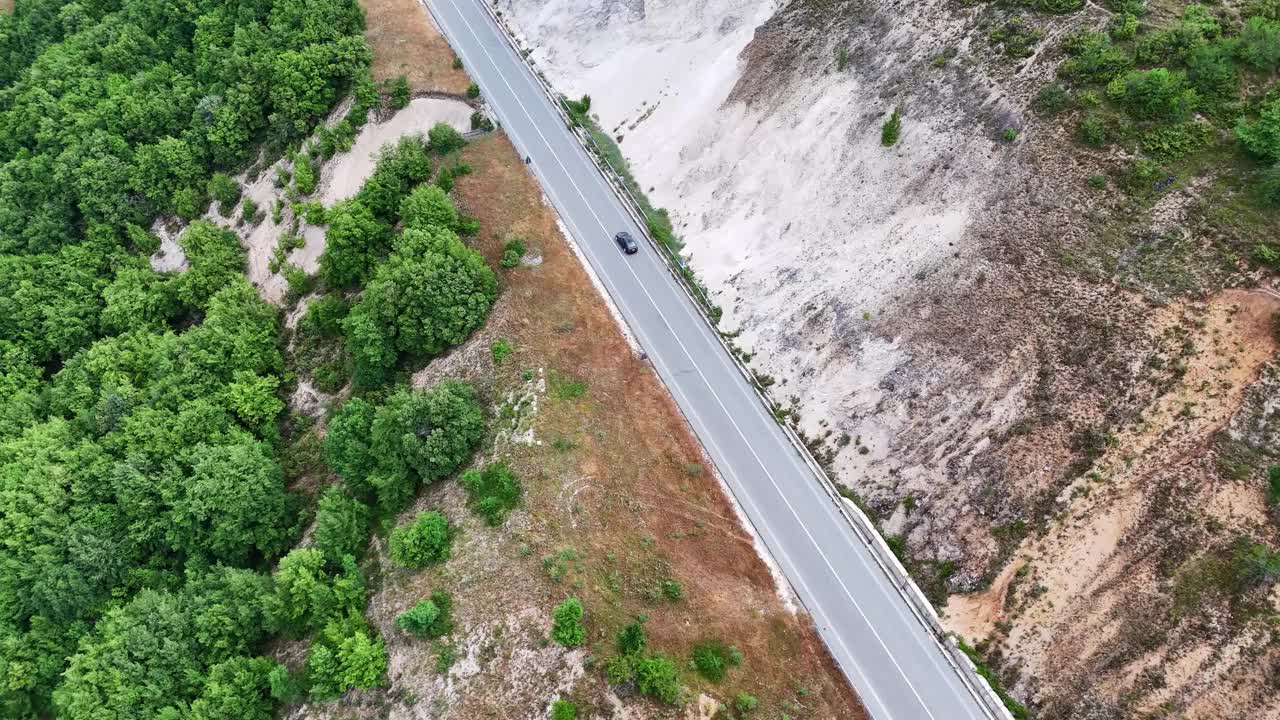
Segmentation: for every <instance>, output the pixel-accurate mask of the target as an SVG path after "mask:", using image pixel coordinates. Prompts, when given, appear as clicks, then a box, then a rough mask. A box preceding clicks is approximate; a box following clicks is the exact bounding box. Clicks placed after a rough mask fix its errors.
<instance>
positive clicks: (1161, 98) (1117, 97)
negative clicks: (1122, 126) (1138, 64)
mask: <svg viewBox="0 0 1280 720" xmlns="http://www.w3.org/2000/svg"><path fill="white" fill-rule="evenodd" d="M1107 97H1109V98H1110V99H1111V100H1112V101H1114V102H1115V103H1117V104H1118V105H1120V106H1121V107H1123V108H1125V109H1126V110H1128V111H1129V113H1130V114H1131V115H1133V116H1134V117H1137V118H1140V119H1143V120H1181V119H1183V118H1185V117H1186V116H1187V115H1189V114H1190V113H1191V111H1192V110H1195V109H1196V107H1197V106H1198V105H1199V103H1200V96H1199V95H1198V94H1196V91H1195V90H1193V89H1192V88H1191V87H1190V85H1189V84H1188V83H1187V76H1186V74H1185V73H1181V72H1172V71H1170V70H1167V69H1165V68H1156V69H1154V70H1134V71H1132V72H1130V73H1128V74H1126V75H1124V76H1123V77H1119V78H1116V79H1114V80H1112V81H1111V82H1110V83H1108V84H1107Z"/></svg>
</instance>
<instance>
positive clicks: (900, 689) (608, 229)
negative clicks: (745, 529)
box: [426, 0, 988, 720]
mask: <svg viewBox="0 0 1280 720" xmlns="http://www.w3.org/2000/svg"><path fill="white" fill-rule="evenodd" d="M483 1H484V0H426V2H427V5H428V7H429V9H430V10H431V12H432V14H433V15H434V16H435V18H436V21H437V23H439V24H440V26H441V28H442V29H443V30H444V32H445V34H446V35H447V36H448V38H449V40H450V42H451V43H452V44H453V47H454V49H455V50H456V51H457V53H458V54H459V55H460V56H461V57H462V59H463V61H464V62H465V64H466V67H467V71H468V72H469V73H470V74H471V76H472V77H473V78H474V79H475V81H476V82H477V83H478V84H479V85H480V87H481V88H482V89H483V91H484V97H485V99H486V100H487V101H488V103H489V104H490V105H491V106H492V107H493V109H494V111H495V112H496V114H497V115H498V118H499V120H500V121H501V122H502V127H503V129H504V130H505V131H506V132H507V134H508V135H509V136H510V137H511V140H512V142H513V143H514V144H515V146H516V148H517V150H518V151H519V152H520V153H522V154H524V155H527V156H529V157H530V158H531V159H532V165H533V170H534V172H535V173H536V175H537V176H538V179H539V181H540V182H541V184H542V187H543V188H544V190H545V191H546V193H547V195H548V196H549V197H550V198H551V201H552V203H553V204H554V205H555V207H556V210H557V211H558V212H559V214H560V216H561V217H562V218H563V220H564V222H565V225H566V226H567V227H568V228H569V231H570V232H571V233H572V234H573V238H574V240H575V241H576V242H577V243H578V244H579V246H580V247H581V248H582V250H583V252H584V254H585V255H586V257H587V259H588V261H589V262H590V263H591V266H592V268H593V269H594V270H595V272H596V274H597V275H598V276H599V277H600V279H601V281H602V282H603V283H604V285H605V287H606V288H607V290H608V292H609V294H610V295H611V296H612V298H613V300H614V302H615V303H616V304H617V306H618V307H619V308H620V309H621V311H622V314H623V316H624V318H625V320H626V322H627V324H628V325H629V326H630V328H631V330H632V332H633V333H634V334H635V336H636V338H637V339H638V341H639V342H640V344H641V345H642V346H643V347H644V349H645V351H646V352H647V353H648V355H649V358H650V359H651V360H652V362H653V364H654V366H655V367H656V368H657V371H658V373H659V374H660V375H661V377H662V379H663V381H664V382H665V383H666V385H667V387H668V388H669V389H670V391H671V393H672V394H673V396H674V397H675V400H676V402H677V403H678V404H679V406H680V408H681V410H682V411H683V412H684V413H685V415H686V417H688V418H689V421H690V422H691V423H692V425H693V429H694V431H695V432H696V433H697V435H698V437H699V439H701V441H702V443H703V445H704V446H705V447H706V449H707V451H708V452H709V453H710V455H711V459H712V461H713V462H715V464H716V467H717V468H718V469H719V470H720V472H721V474H722V475H723V476H724V478H725V480H726V481H727V482H728V484H729V486H730V488H731V490H732V491H733V494H734V496H735V497H736V499H737V500H738V502H739V504H740V505H741V506H742V508H743V510H744V511H745V512H746V514H747V516H748V518H749V519H750V521H751V523H752V525H753V526H754V528H755V530H756V532H757V533H758V534H759V535H760V537H761V538H762V539H763V541H764V543H765V545H766V546H767V547H768V549H769V551H770V553H772V555H773V557H774V559H775V560H776V561H777V563H778V565H779V566H780V567H781V569H782V571H783V573H785V575H786V577H787V579H788V580H789V581H790V582H791V584H792V586H793V587H794V588H795V590H796V592H797V594H798V595H799V596H800V599H801V601H802V602H803V603H804V605H805V607H806V608H807V609H808V610H809V612H810V613H811V614H812V616H813V619H814V622H815V624H816V625H817V627H818V630H819V632H820V633H821V635H822V637H823V639H824V640H825V641H826V643H827V645H828V647H829V648H830V650H831V653H832V655H833V656H834V657H835V659H836V661H837V662H838V663H839V665H840V668H841V669H842V670H843V671H844V672H845V674H846V675H847V676H848V677H849V680H850V681H851V683H852V685H853V687H854V689H855V690H856V691H857V693H858V695H859V696H860V697H861V699H862V702H863V703H864V704H865V705H866V707H867V709H868V710H869V711H870V712H871V714H872V716H874V717H875V718H879V719H884V718H895V719H898V720H914V719H916V718H920V719H922V720H968V719H975V720H976V719H978V718H987V717H988V716H987V715H986V714H985V713H984V712H983V710H982V708H981V706H980V705H979V703H978V702H977V700H976V699H975V698H974V697H973V695H972V694H971V693H970V691H969V689H968V687H967V686H966V685H965V684H964V682H963V681H962V680H961V678H960V677H959V675H958V674H957V673H956V671H955V668H954V667H953V666H952V665H951V664H950V663H949V662H948V659H947V657H946V655H945V653H944V652H943V650H942V648H941V647H940V646H939V644H938V642H937V641H936V640H935V639H934V638H933V637H932V636H931V635H930V633H929V632H928V630H927V629H926V628H925V627H924V625H923V624H922V623H921V622H920V621H919V620H918V618H917V617H916V616H914V615H913V614H912V611H911V609H910V607H909V606H908V604H907V603H906V601H905V600H904V599H903V598H902V596H900V595H899V594H898V592H897V591H896V590H895V589H894V587H893V583H892V580H891V579H890V578H889V576H888V575H887V574H886V573H885V572H884V571H883V570H882V569H881V568H880V566H879V565H877V564H876V561H875V559H874V556H873V555H872V553H871V550H870V549H869V548H868V547H867V546H866V545H865V544H864V543H863V541H862V539H861V538H860V537H859V536H858V535H857V533H856V532H854V530H853V529H852V528H851V527H850V526H849V524H848V522H847V521H846V520H845V519H844V518H843V517H842V516H841V515H840V512H839V510H838V509H837V508H836V507H835V505H834V504H833V503H832V501H831V499H830V496H829V495H828V494H827V493H826V492H825V491H824V490H823V489H822V488H821V487H820V485H819V483H818V481H817V479H816V478H815V477H814V475H813V473H812V471H811V470H810V469H809V467H808V466H807V465H806V464H805V462H804V460H803V459H802V458H801V457H800V455H799V454H798V453H797V452H796V450H795V449H794V448H793V446H792V445H791V444H790V443H789V441H788V440H787V438H786V436H785V435H784V434H783V432H782V430H781V429H780V428H779V427H778V425H777V423H775V422H774V420H773V418H772V417H771V416H770V415H769V413H768V412H767V411H766V409H765V408H764V406H763V405H762V404H761V403H760V401H759V400H758V398H757V397H756V395H755V392H754V390H753V389H752V388H751V387H750V385H748V384H747V382H746V380H745V379H744V378H743V377H742V375H741V374H740V373H739V371H738V370H737V368H736V367H735V366H734V364H733V361H732V360H731V358H730V357H729V356H728V354H727V353H726V352H725V350H724V348H723V346H722V345H721V344H720V342H719V341H718V339H717V338H716V337H715V335H713V334H712V333H713V331H712V330H711V328H709V327H708V325H707V324H706V323H705V322H704V321H703V320H702V319H701V318H700V317H699V315H698V312H699V311H698V310H697V308H696V307H694V306H693V304H692V301H691V300H690V299H689V298H688V296H687V295H686V294H685V292H684V290H683V289H682V288H681V287H680V286H679V285H678V284H677V283H676V281H675V279H674V278H673V277H672V276H671V275H670V274H669V273H668V271H667V270H666V269H665V267H664V266H663V262H662V260H661V258H659V257H658V256H656V254H655V251H654V250H653V248H651V247H649V246H648V245H644V244H642V246H641V249H640V252H639V253H638V254H636V255H631V256H626V255H623V254H622V253H621V252H620V251H619V249H618V247H617V246H616V245H614V243H613V240H612V238H613V235H614V233H616V232H618V231H620V230H629V231H630V232H631V234H632V235H634V236H635V237H637V238H638V237H641V236H642V233H641V228H639V227H636V225H635V223H634V222H633V221H632V218H631V216H630V215H629V214H628V213H627V211H626V210H625V208H624V206H623V205H622V203H621V201H620V200H619V199H618V198H617V197H616V196H615V195H614V193H613V192H612V190H611V189H610V187H609V185H608V183H607V182H606V181H605V179H604V178H603V177H601V175H600V174H599V172H598V171H597V170H596V168H595V166H594V165H593V163H592V161H591V159H590V158H589V157H588V156H587V154H586V152H585V151H584V150H583V149H582V147H581V146H580V145H579V144H578V141H577V140H576V139H575V138H574V137H573V135H572V134H571V132H570V131H569V130H568V129H567V128H566V127H565V125H564V123H563V122H562V120H561V117H560V115H559V114H558V113H557V111H556V109H555V107H554V105H552V104H551V101H550V100H549V99H548V98H547V97H546V95H545V94H544V93H543V92H542V90H541V88H540V87H539V85H538V83H537V80H536V79H535V78H534V77H533V75H532V73H531V72H530V70H529V69H528V67H527V66H526V65H525V63H524V62H523V60H522V59H521V58H520V57H518V56H517V54H516V52H515V51H514V50H513V49H512V48H511V46H510V45H508V43H507V42H506V40H505V39H504V37H503V35H502V34H501V33H502V31H501V30H500V29H499V28H498V27H497V26H496V25H495V23H494V21H493V18H492V17H491V16H490V15H489V14H488V12H487V11H486V10H485V8H484V7H483V6H481V5H480V2H483Z"/></svg>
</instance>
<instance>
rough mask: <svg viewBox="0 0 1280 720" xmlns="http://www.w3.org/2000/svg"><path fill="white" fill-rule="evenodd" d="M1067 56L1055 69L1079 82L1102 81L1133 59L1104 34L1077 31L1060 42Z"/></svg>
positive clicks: (1112, 75) (1106, 80) (1116, 73)
mask: <svg viewBox="0 0 1280 720" xmlns="http://www.w3.org/2000/svg"><path fill="white" fill-rule="evenodd" d="M1063 48H1064V49H1065V50H1066V52H1067V54H1068V55H1070V57H1069V58H1068V59H1067V60H1066V61H1065V62H1063V63H1062V66H1061V67H1059V68H1058V74H1059V75H1061V76H1062V77H1065V78H1067V79H1069V80H1074V81H1076V82H1082V83H1105V82H1109V81H1110V80H1111V79H1112V78H1114V77H1116V76H1117V75H1119V74H1120V73H1122V72H1124V71H1125V70H1128V69H1129V68H1130V67H1131V66H1132V65H1133V58H1132V57H1130V56H1129V54H1128V53H1127V52H1125V51H1124V50H1123V49H1121V48H1118V47H1116V46H1114V45H1112V44H1111V38H1110V37H1108V36H1107V34H1106V33H1099V32H1088V31H1086V32H1081V33H1077V34H1075V35H1072V36H1071V37H1069V38H1067V40H1066V41H1065V42H1064V43H1063Z"/></svg>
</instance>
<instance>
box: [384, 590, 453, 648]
mask: <svg viewBox="0 0 1280 720" xmlns="http://www.w3.org/2000/svg"><path fill="white" fill-rule="evenodd" d="M452 610H453V598H451V597H450V596H449V593H447V592H445V591H443V590H437V591H435V592H434V593H432V594H431V599H430V600H423V601H422V602H420V603H418V604H417V605H414V606H413V607H411V608H409V609H408V610H406V611H404V612H403V613H401V614H400V616H399V617H397V618H396V627H398V628H400V629H401V630H404V631H405V632H407V633H409V634H410V635H413V636H414V637H417V638H421V639H429V638H438V637H444V636H445V635H448V634H449V633H450V632H451V631H452V630H453V622H452V620H451V618H450V615H451V614H452Z"/></svg>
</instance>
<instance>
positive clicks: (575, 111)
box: [560, 95, 591, 127]
mask: <svg viewBox="0 0 1280 720" xmlns="http://www.w3.org/2000/svg"><path fill="white" fill-rule="evenodd" d="M560 104H561V105H563V106H564V110H565V112H566V113H568V114H569V119H570V120H572V121H573V124H574V125H577V126H579V127H582V126H585V125H589V124H590V122H591V118H590V116H589V113H590V112H591V96H590V95H583V96H582V99H581V100H570V99H569V98H561V99H560Z"/></svg>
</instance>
